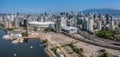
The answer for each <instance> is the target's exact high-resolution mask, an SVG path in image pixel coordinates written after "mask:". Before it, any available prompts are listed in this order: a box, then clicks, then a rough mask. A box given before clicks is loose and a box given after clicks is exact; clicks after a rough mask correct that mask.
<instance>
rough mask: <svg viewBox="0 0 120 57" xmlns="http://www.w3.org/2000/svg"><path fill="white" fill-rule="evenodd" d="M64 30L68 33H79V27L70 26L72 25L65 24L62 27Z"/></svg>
mask: <svg viewBox="0 0 120 57" xmlns="http://www.w3.org/2000/svg"><path fill="white" fill-rule="evenodd" d="M62 31H64V32H67V33H77V28H75V27H70V26H64V27H62Z"/></svg>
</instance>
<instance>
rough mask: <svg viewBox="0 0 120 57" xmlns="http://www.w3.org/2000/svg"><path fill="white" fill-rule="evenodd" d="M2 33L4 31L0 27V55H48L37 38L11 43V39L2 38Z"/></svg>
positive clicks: (26, 56) (40, 56) (44, 56)
mask: <svg viewBox="0 0 120 57" xmlns="http://www.w3.org/2000/svg"><path fill="white" fill-rule="evenodd" d="M4 34H5V32H4V31H3V30H1V29H0V57H48V56H47V55H46V54H45V52H44V47H43V46H41V44H42V43H41V42H40V41H39V39H29V40H28V42H27V43H18V44H12V43H11V41H9V40H4V39H2V36H3V35H4ZM31 47H32V48H31Z"/></svg>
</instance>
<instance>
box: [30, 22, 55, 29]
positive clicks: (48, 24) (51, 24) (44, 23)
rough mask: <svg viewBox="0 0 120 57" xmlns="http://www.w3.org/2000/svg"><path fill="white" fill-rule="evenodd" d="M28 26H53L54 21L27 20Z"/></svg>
mask: <svg viewBox="0 0 120 57" xmlns="http://www.w3.org/2000/svg"><path fill="white" fill-rule="evenodd" d="M28 25H29V28H34V27H35V28H47V27H53V26H54V22H50V21H47V22H38V21H31V22H28Z"/></svg>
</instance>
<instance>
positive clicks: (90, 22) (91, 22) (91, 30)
mask: <svg viewBox="0 0 120 57" xmlns="http://www.w3.org/2000/svg"><path fill="white" fill-rule="evenodd" d="M93 24H94V19H93V16H92V15H91V16H90V17H89V19H88V31H90V32H93Z"/></svg>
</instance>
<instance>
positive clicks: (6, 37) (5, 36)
mask: <svg viewBox="0 0 120 57" xmlns="http://www.w3.org/2000/svg"><path fill="white" fill-rule="evenodd" d="M2 38H3V39H6V40H12V39H13V38H12V37H11V36H9V35H4V36H3V37H2Z"/></svg>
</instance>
